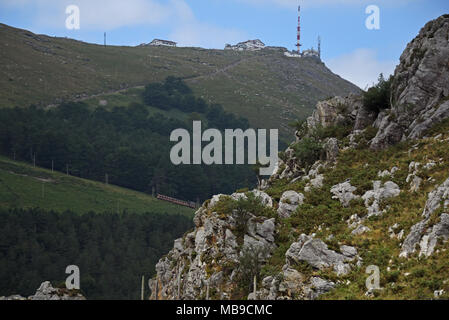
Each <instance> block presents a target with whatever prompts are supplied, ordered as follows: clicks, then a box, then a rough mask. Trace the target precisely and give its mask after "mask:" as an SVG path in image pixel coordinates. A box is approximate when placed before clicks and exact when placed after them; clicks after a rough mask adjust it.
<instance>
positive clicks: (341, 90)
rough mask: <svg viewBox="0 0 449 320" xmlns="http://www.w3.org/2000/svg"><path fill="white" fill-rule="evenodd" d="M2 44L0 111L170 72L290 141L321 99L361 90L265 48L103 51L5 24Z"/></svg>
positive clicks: (308, 61)
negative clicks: (295, 126)
mask: <svg viewBox="0 0 449 320" xmlns="http://www.w3.org/2000/svg"><path fill="white" fill-rule="evenodd" d="M0 39H1V42H2V45H3V48H2V50H1V52H0V63H1V65H2V72H3V73H4V75H5V77H2V78H1V80H0V85H1V86H2V88H4V89H5V90H4V93H3V95H2V98H1V99H0V107H13V106H28V105H31V104H36V105H38V106H42V107H45V106H47V105H49V104H59V103H61V102H63V101H68V100H73V99H80V98H82V99H84V98H88V97H90V96H92V95H98V94H102V93H107V92H114V91H118V90H122V89H126V88H132V87H138V86H144V85H146V84H147V83H149V82H159V81H162V80H163V79H165V78H166V77H167V76H169V75H171V76H177V77H181V78H183V79H185V80H186V81H187V83H188V84H189V85H191V86H192V87H193V89H194V91H195V94H196V95H198V96H202V97H203V98H205V99H206V101H208V102H213V103H220V104H222V105H223V107H224V108H225V110H226V111H229V112H233V113H235V114H238V115H241V116H244V117H246V118H248V119H249V120H250V123H251V125H252V126H253V127H259V128H279V129H280V130H281V133H282V135H283V136H287V135H288V134H290V133H291V128H288V122H289V121H291V120H294V119H297V118H305V117H306V116H308V115H309V114H310V112H311V110H312V109H313V106H314V104H315V103H316V102H317V101H318V100H321V99H324V98H327V97H329V96H334V95H346V94H348V93H350V92H355V93H360V92H361V91H360V89H359V88H358V87H356V86H355V85H353V84H351V83H349V82H348V81H346V80H343V79H342V78H340V77H339V76H337V75H335V74H333V73H332V72H331V71H330V70H329V69H328V68H327V67H326V66H325V65H324V64H323V63H321V62H317V61H316V59H313V58H302V59H297V58H288V57H285V56H284V54H283V52H282V51H280V50H274V49H269V48H266V49H263V50H260V51H257V52H249V51H239V52H236V51H232V50H216V49H211V50H208V49H201V48H188V47H180V48H168V47H157V46H152V47H123V46H106V47H105V46H101V45H97V44H88V43H84V42H81V41H77V40H72V39H66V38H56V37H49V36H45V35H36V34H33V33H32V32H30V31H27V30H21V29H16V28H13V27H9V26H6V25H4V24H1V25H0Z"/></svg>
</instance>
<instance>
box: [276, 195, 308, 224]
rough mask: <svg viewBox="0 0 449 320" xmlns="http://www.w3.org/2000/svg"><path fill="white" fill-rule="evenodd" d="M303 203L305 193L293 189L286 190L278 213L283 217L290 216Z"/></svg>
mask: <svg viewBox="0 0 449 320" xmlns="http://www.w3.org/2000/svg"><path fill="white" fill-rule="evenodd" d="M303 203H304V195H303V194H302V193H298V192H296V191H293V190H288V191H285V192H284V193H283V194H282V196H281V200H280V201H279V208H278V210H277V212H278V215H279V216H280V217H281V218H288V217H290V215H291V214H292V213H293V212H295V211H296V209H297V208H298V206H300V205H302V204H303Z"/></svg>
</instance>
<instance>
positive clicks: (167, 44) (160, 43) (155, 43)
mask: <svg viewBox="0 0 449 320" xmlns="http://www.w3.org/2000/svg"><path fill="white" fill-rule="evenodd" d="M148 45H149V46H165V47H176V42H173V41H168V40H161V39H154V40H153V41H151V42H150V43H149V44H148Z"/></svg>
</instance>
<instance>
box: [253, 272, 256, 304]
mask: <svg viewBox="0 0 449 320" xmlns="http://www.w3.org/2000/svg"><path fill="white" fill-rule="evenodd" d="M253 290H254V291H253V292H254V300H257V296H256V292H257V276H254V286H253Z"/></svg>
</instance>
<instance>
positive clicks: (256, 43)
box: [225, 39, 265, 51]
mask: <svg viewBox="0 0 449 320" xmlns="http://www.w3.org/2000/svg"><path fill="white" fill-rule="evenodd" d="M263 48H265V43H263V42H262V41H260V40H259V39H256V40H248V41H245V42H239V43H237V44H236V45H234V46H231V45H230V44H226V46H225V50H234V51H258V50H262V49H263Z"/></svg>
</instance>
